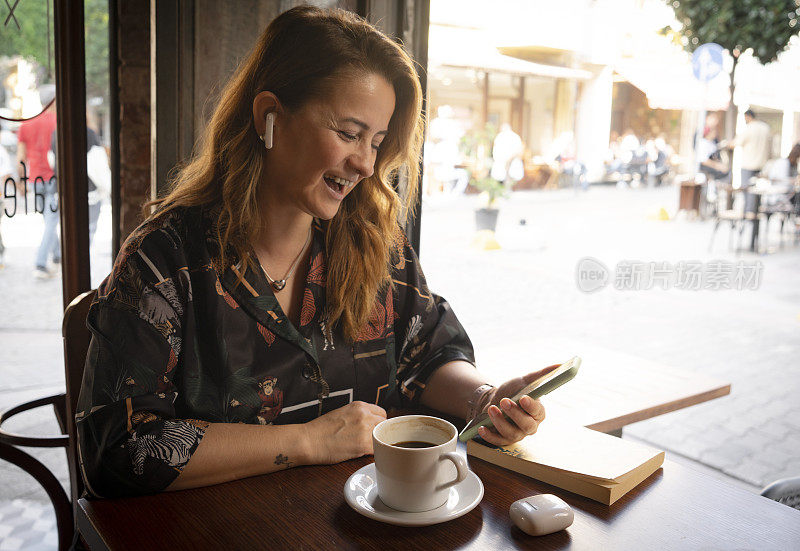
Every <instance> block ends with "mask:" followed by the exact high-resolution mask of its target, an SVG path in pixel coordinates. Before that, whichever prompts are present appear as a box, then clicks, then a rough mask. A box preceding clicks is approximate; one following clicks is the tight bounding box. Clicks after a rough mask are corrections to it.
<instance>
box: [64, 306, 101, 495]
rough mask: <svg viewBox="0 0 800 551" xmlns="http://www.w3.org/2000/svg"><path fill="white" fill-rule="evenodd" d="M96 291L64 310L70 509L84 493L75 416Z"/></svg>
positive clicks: (90, 337) (89, 337) (89, 338)
mask: <svg viewBox="0 0 800 551" xmlns="http://www.w3.org/2000/svg"><path fill="white" fill-rule="evenodd" d="M96 294H97V291H94V290H93V291H87V292H85V293H83V294H81V295H78V296H77V297H75V299H74V300H73V301H72V302H70V303H69V306H67V309H66V310H64V323H63V325H62V326H61V334H62V336H63V337H64V369H65V379H66V383H67V398H66V419H65V422H66V425H67V434H68V435H69V445H68V446H67V463H68V465H69V481H70V487H71V489H72V492H71V494H72V495H71V496H70V498H71V499H72V506H73V508H74V507H75V506H76V505H77V503H78V498H79V497H80V496H81V494H82V493H83V479H82V478H81V474H80V467H79V465H78V440H77V438H78V436H77V434H76V432H75V412H76V410H77V406H78V395H79V394H80V392H81V380H82V379H83V369H84V366H85V365H86V353H87V351H88V350H89V342H90V341H91V339H92V335H91V333H90V332H89V329H88V328H87V327H86V316H87V315H88V313H89V306H91V304H92V301H94V298H95V295H96Z"/></svg>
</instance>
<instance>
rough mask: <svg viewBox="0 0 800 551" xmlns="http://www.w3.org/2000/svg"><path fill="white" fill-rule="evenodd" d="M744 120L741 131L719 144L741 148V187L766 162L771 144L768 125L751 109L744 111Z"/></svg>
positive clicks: (755, 174) (747, 182)
mask: <svg viewBox="0 0 800 551" xmlns="http://www.w3.org/2000/svg"><path fill="white" fill-rule="evenodd" d="M744 121H745V123H746V125H745V128H744V130H743V131H742V133H741V134H739V135H737V136H736V137H735V138H734V139H732V140H731V141H730V142H727V143H722V144H721V145H722V146H723V147H727V148H730V149H733V148H734V147H741V148H742V187H747V186H748V185H750V179H751V178H753V177H754V176H757V175H758V173H759V172H761V169H763V168H764V165H765V164H766V163H767V160H768V159H769V154H770V145H771V144H770V129H769V125H767V123H765V122H764V121H760V120H758V119H757V118H756V114H755V113H754V112H753V111H752V109H748V110H747V111H745V112H744Z"/></svg>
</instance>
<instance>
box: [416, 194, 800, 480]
mask: <svg viewBox="0 0 800 551" xmlns="http://www.w3.org/2000/svg"><path fill="white" fill-rule="evenodd" d="M478 201H479V199H478V198H475V197H453V198H443V197H436V198H432V199H428V200H426V201H425V203H424V205H423V209H422V212H423V217H422V242H421V246H420V249H421V251H420V253H421V255H420V256H421V261H422V266H423V268H424V270H425V274H426V276H427V279H428V283H429V286H430V287H431V288H432V289H433V290H434V291H436V292H438V293H439V294H441V295H443V296H444V297H445V298H447V299H448V301H449V302H450V304H451V305H452V307H453V309H454V311H455V312H456V314H457V315H458V317H459V319H460V320H461V321H462V323H463V324H464V326H465V327H466V329H467V332H468V333H469V334H470V336H471V338H472V340H473V343H474V345H475V349H476V356H477V361H478V367H479V368H483V369H484V370H486V369H489V370H491V369H492V368H495V367H496V366H492V365H489V366H482V365H481V351H482V350H494V349H496V348H497V347H498V346H504V347H507V348H511V349H513V350H516V351H518V357H519V366H518V367H516V366H515V369H516V370H517V371H518V372H524V371H526V370H533V369H535V368H537V367H544V365H548V364H544V365H539V364H531V363H530V362H529V358H532V357H536V350H535V349H534V348H531V347H532V346H533V344H532V343H535V342H536V340H540V339H545V340H547V339H553V340H556V339H557V340H558V341H559V342H564V341H568V342H572V343H574V345H575V346H574V349H568V350H564V357H563V358H560V361H563V360H565V359H566V358H569V357H571V356H572V355H574V354H576V352H574V351H573V350H579V349H580V348H581V347H586V346H589V347H591V346H599V347H602V348H604V349H610V350H614V351H619V352H623V353H625V354H629V355H633V356H635V357H640V358H643V359H645V360H648V361H654V362H658V363H659V364H661V365H663V366H665V369H669V368H675V369H680V370H682V371H685V372H694V373H700V374H704V375H707V376H709V377H713V378H715V379H719V380H721V381H725V382H730V383H731V384H732V390H731V394H730V395H729V396H726V397H724V398H720V399H715V400H712V401H710V402H706V403H704V404H700V405H696V406H693V407H690V408H687V409H684V410H680V411H677V412H673V413H669V414H666V415H662V416H659V417H656V418H654V419H652V420H647V421H643V422H639V423H635V424H633V425H630V426H628V427H626V428H625V437H626V438H628V437H630V438H634V439H640V440H642V441H645V442H648V443H651V444H653V445H655V446H657V447H659V448H661V449H665V450H667V452H668V457H671V458H673V459H677V460H683V459H688V460H689V462H690V463H694V462H699V464H700V465H699V468H703V466H705V467H708V468H709V469H710V470H711V471H712V472H713V473H714V474H715V475H717V476H719V477H721V478H724V479H726V480H728V481H729V482H731V483H734V484H737V485H740V486H743V487H746V488H749V489H751V490H754V491H758V490H759V489H760V488H761V487H763V486H764V485H766V484H768V483H769V482H772V481H774V480H776V479H780V478H784V477H789V476H800V403H799V402H798V401H797V396H798V395H800V362H798V360H797V358H798V357H799V356H800V287H798V283H799V282H800V245H798V244H792V240H791V238H787V239H784V244H783V247H782V248H781V247H780V239H779V232H778V230H779V228H778V226H779V225H778V223H776V222H775V221H773V224H772V227H771V228H770V234H769V245H768V247H767V248H766V254H754V253H750V252H748V251H746V252H741V253H738V254H737V253H736V252H731V251H729V250H728V231H729V230H728V228H727V227H720V229H719V231H718V234H717V236H716V238H715V241H714V245H713V249H712V250H711V251H709V242H710V237H711V230H712V226H713V223H712V222H711V221H710V220H709V221H699V220H696V219H693V218H692V217H691V216H688V215H686V214H685V213H679V214H678V216H677V218H674V219H672V220H669V221H662V220H658V219H657V216H656V215H657V214H658V212H659V209H660V208H662V207H663V208H665V209H666V210H667V211H668V212H670V213H671V214H673V213H674V210H676V207H677V204H678V201H677V190H676V189H675V188H672V187H663V188H655V189H617V188H614V187H600V186H592V187H591V188H590V189H589V191H587V192H585V193H579V194H576V193H575V192H573V191H572V190H557V191H548V192H523V193H516V194H514V195H513V197H512V198H511V199H508V200H506V201H505V202H504V203H503V204H502V205H501V206H500V209H501V211H500V218H499V222H498V228H497V232H496V235H497V241H498V242H499V244H500V245H501V247H502V248H501V249H500V250H493V251H485V250H476V249H475V248H473V247H472V246H471V245H472V241H473V238H474V222H473V212H472V210H473V208H474V207H475V206H477V205H478ZM522 221H524V225H521V222H522ZM749 231H750V230H749V228H748V229H746V230H745V237H747V236H748V235H749ZM748 242H749V241H748ZM585 257H591V258H593V259H596V260H598V261H600V262H602V263H603V264H604V265H605V266H607V267H608V268H609V270H610V271H614V272H617V271H618V270H615V267H617V268H618V267H619V266H620V265H623V263H625V262H627V263H633V262H637V261H638V262H656V263H659V264H661V263H664V262H667V263H670V265H672V266H673V267H675V266H677V265H678V264H679V263H680V262H681V261H683V262H685V263H687V264H691V263H697V264H701V265H702V266H705V267H710V266H719V265H718V264H715V263H714V262H715V261H722V262H723V263H724V262H731V263H734V264H735V263H737V262H742V263H743V265H744V266H745V267H748V266H755V264H754V263H756V262H760V263H761V265H762V268H761V274H760V275H761V277H760V281H759V282H758V283H760V284H759V286H758V288H757V289H747V288H744V289H742V290H738V289H736V288H733V289H720V290H711V289H701V290H689V289H678V288H674V287H669V286H668V288H667V289H662V288H661V287H660V286H658V285H657V286H655V288H653V289H648V290H628V289H624V290H623V289H616V288H614V284H613V283H614V281H613V278H612V281H611V282H610V284H609V286H608V287H606V288H603V289H601V290H597V291H595V292H593V293H586V292H583V291H581V289H580V288H579V287H578V283H577V281H576V267H577V265H578V263H579V261H580V260H581V259H583V258H585ZM708 271H709V272H711V273H712V274H713V273H714V270H712V269H710V268H709V269H708ZM717 273H718V272H717ZM709 282H710V283H713V278H711V279H710V280H709ZM554 361H559V358H555V359H554ZM550 363H554V362H550ZM587 367H588V366H587ZM505 369H508V368H505ZM487 374H489V375H490V376H491V373H487Z"/></svg>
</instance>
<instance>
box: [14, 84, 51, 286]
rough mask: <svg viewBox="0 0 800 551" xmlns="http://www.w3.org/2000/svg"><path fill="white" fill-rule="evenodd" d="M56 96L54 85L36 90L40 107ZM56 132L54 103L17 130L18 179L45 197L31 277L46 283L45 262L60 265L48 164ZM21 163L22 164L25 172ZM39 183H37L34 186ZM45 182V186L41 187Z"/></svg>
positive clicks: (47, 273)
mask: <svg viewBox="0 0 800 551" xmlns="http://www.w3.org/2000/svg"><path fill="white" fill-rule="evenodd" d="M55 95H56V89H55V86H53V85H45V86H42V87H41V88H40V89H39V98H40V100H41V103H42V106H43V107H44V106H46V105H47V104H48V103H50V102H51V101H52V100H53V99H54V98H55ZM55 129H56V107H55V103H54V104H53V105H52V106H50V108H48V109H47V110H46V111H44V112H43V113H42V114H40V115H39V116H38V117H36V118H34V119H32V120H29V121H26V122H24V123H22V125H21V126H20V127H19V143H18V145H17V168H18V170H19V176H20V178H23V177H25V176H27V181H28V183H29V184H30V185H32V186H33V188H34V193H41V194H43V195H44V204H43V205H42V209H43V210H42V214H43V215H44V232H43V233H42V241H41V243H40V244H39V250H38V251H37V253H36V261H35V262H36V265H35V269H34V271H33V276H34V277H35V278H37V279H46V278H48V277H51V276H52V273H51V272H50V271H49V270H48V269H47V261H48V258H49V257H50V256H51V255H52V258H53V263H54V264H58V263H60V262H61V244H60V243H59V242H58V234H57V229H58V224H59V221H60V218H59V213H58V195H57V192H58V186H57V185H55V179H53V180H52V182H51V178H53V175H54V174H53V169H52V168H51V167H50V163H48V162H47V152H48V151H49V150H50V137H51V136H52V135H53V131H55ZM21 163H25V168H23V165H22V164H21ZM37 182H38V183H37ZM42 182H44V185H42Z"/></svg>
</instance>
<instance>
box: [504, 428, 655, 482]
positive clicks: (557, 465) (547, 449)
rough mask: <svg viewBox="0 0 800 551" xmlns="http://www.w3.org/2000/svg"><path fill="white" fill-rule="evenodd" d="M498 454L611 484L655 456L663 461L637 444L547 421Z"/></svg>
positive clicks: (589, 430)
mask: <svg viewBox="0 0 800 551" xmlns="http://www.w3.org/2000/svg"><path fill="white" fill-rule="evenodd" d="M500 451H501V452H502V453H504V454H507V455H510V456H515V457H519V458H520V459H524V460H526V461H530V462H532V463H537V464H539V465H543V466H546V467H550V468H552V469H556V470H560V471H564V472H566V473H573V474H577V475H580V476H583V477H588V478H593V479H596V480H597V481H598V482H602V481H606V482H610V483H613V482H617V481H619V479H620V478H621V477H623V476H624V475H625V474H627V473H630V472H631V471H633V470H634V469H636V468H637V467H639V466H641V465H643V464H645V463H647V462H650V461H652V460H653V459H654V458H655V457H656V456H658V455H661V457H662V461H663V454H664V452H662V451H660V450H657V449H655V448H651V447H649V446H645V445H643V444H639V443H637V442H630V441H628V440H622V439H621V438H617V437H615V436H610V435H608V434H604V433H602V432H597V431H594V430H591V429H587V428H585V427H581V426H578V425H570V424H564V423H558V422H554V421H551V420H549V419H548V420H547V421H545V422H544V423H542V424H541V425H540V426H539V430H538V431H537V432H536V434H533V435H531V436H528V437H527V438H525V439H523V440H521V441H519V442H517V443H516V444H511V445H510V446H505V447H503V448H500Z"/></svg>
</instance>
